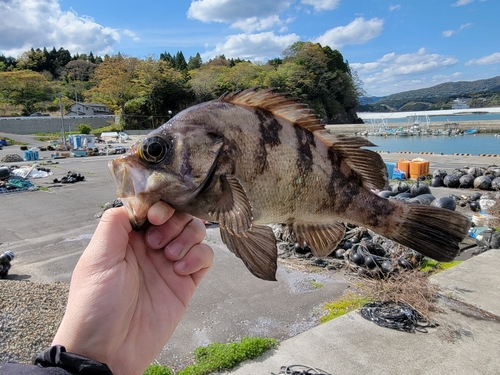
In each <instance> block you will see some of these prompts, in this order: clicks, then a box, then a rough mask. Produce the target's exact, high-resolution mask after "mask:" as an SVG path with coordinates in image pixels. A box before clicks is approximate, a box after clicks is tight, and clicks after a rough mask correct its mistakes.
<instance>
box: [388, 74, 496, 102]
mask: <svg viewBox="0 0 500 375" xmlns="http://www.w3.org/2000/svg"><path fill="white" fill-rule="evenodd" d="M499 90H500V76H498V77H493V78H488V79H480V80H478V81H459V82H446V83H441V84H439V85H436V86H432V87H429V88H425V89H419V90H411V91H405V92H400V93H397V94H392V95H388V96H386V97H384V98H383V99H384V100H399V99H403V98H405V99H422V98H432V97H461V96H464V95H465V96H466V95H470V94H473V93H481V92H487V91H499Z"/></svg>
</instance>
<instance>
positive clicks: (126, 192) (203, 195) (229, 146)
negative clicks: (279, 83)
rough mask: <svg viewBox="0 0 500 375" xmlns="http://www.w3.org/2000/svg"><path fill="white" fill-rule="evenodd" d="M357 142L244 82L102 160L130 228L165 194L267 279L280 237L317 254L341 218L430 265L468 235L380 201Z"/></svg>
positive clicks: (410, 208)
mask: <svg viewBox="0 0 500 375" xmlns="http://www.w3.org/2000/svg"><path fill="white" fill-rule="evenodd" d="M364 146H372V144H371V143H370V142H369V141H367V140H366V139H363V138H357V137H345V136H336V137H334V136H332V135H330V134H328V133H327V132H326V131H325V130H324V127H323V126H322V125H320V124H319V122H318V120H317V118H316V117H315V116H314V115H313V114H311V112H310V110H309V109H308V108H307V106H304V105H302V104H298V103H296V101H295V99H293V98H291V97H289V96H287V95H285V94H277V93H275V92H274V91H273V90H255V89H249V90H245V91H242V92H237V93H232V94H229V95H226V96H225V97H223V98H221V99H219V100H214V101H210V102H206V103H202V104H199V105H197V106H194V107H191V108H188V109H186V110H185V111H183V112H181V113H179V114H178V115H176V116H174V117H173V118H172V119H171V120H170V121H168V122H167V123H166V124H164V125H163V126H161V127H160V128H158V129H156V130H154V131H153V132H152V133H150V134H149V135H148V136H147V137H146V138H145V139H144V140H141V141H139V142H138V143H137V144H136V145H134V146H133V147H132V148H131V149H130V150H129V151H128V152H127V153H126V154H124V155H122V156H121V157H119V158H117V159H115V160H113V161H112V162H110V170H111V173H112V175H113V177H114V179H115V182H116V184H117V187H118V196H119V197H120V198H122V200H123V201H124V204H125V206H126V207H127V210H128V212H129V217H130V220H131V222H132V225H133V226H134V228H135V229H139V228H140V227H141V226H142V225H143V224H144V222H145V221H146V220H147V210H148V208H149V207H150V206H151V205H152V204H154V203H155V202H157V201H158V200H163V201H165V202H167V203H169V204H170V205H172V206H173V207H174V208H175V209H177V210H180V211H183V212H187V213H190V214H192V215H194V216H197V217H200V218H202V219H206V220H211V221H216V222H218V223H219V226H220V230H221V237H222V240H223V242H224V243H225V244H226V245H227V246H228V248H229V249H230V250H231V251H232V252H233V253H235V255H236V256H238V257H239V258H241V260H242V261H243V262H244V263H245V265H246V266H247V268H248V269H249V270H250V271H251V272H252V273H253V274H254V275H256V276H257V277H260V278H262V279H266V280H274V279H275V272H276V267H277V250H276V239H275V237H274V234H273V232H272V230H271V229H270V227H269V226H268V225H267V224H273V223H283V224H286V225H289V226H290V228H291V230H292V232H294V233H295V235H296V238H297V241H298V242H299V243H300V244H301V245H302V246H305V245H308V246H309V247H310V248H311V250H312V252H313V253H314V254H315V255H317V256H325V255H328V254H329V253H330V252H332V251H333V250H334V249H335V247H336V245H337V244H338V242H339V241H340V240H342V238H343V236H344V234H345V226H344V224H343V222H349V223H352V224H357V225H361V226H365V227H368V228H370V229H372V230H374V231H375V232H377V233H379V234H381V235H383V236H385V237H388V238H390V239H393V240H395V241H397V242H400V243H402V244H403V245H406V246H409V247H411V248H414V249H416V250H417V251H420V252H422V253H423V254H424V255H428V256H430V257H433V258H435V259H437V260H449V259H452V258H453V257H454V256H455V255H456V254H457V252H458V243H459V242H460V240H461V239H462V238H463V237H464V236H465V235H466V234H467V231H468V229H469V226H470V221H469V220H468V219H467V218H466V217H465V216H463V215H461V214H459V213H456V212H450V211H447V210H443V209H440V208H435V207H430V206H420V207H419V206H418V205H411V204H407V203H403V202H398V201H394V200H388V199H384V198H381V197H379V196H377V195H376V194H374V193H373V192H372V191H371V190H372V189H374V188H379V189H380V188H383V187H384V186H385V185H386V184H387V172H386V170H385V164H384V163H383V161H382V159H381V158H380V155H378V154H377V153H375V152H373V151H369V150H367V149H364V148H363V147H364Z"/></svg>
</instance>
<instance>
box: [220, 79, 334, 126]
mask: <svg viewBox="0 0 500 375" xmlns="http://www.w3.org/2000/svg"><path fill="white" fill-rule="evenodd" d="M219 100H221V101H222V102H225V103H232V104H236V105H242V106H247V107H254V108H262V109H265V110H268V111H270V112H271V113H272V114H273V115H275V116H279V117H282V118H284V119H286V120H288V121H290V122H292V123H293V124H296V125H298V126H300V127H302V128H304V129H307V130H309V131H310V132H314V131H316V130H321V129H324V128H325V127H324V126H323V125H321V123H320V122H319V119H318V117H317V116H316V115H315V114H314V113H313V111H312V110H311V109H310V108H309V106H308V105H307V104H302V103H298V99H297V98H294V97H293V96H291V95H290V94H287V93H277V92H276V89H275V88H270V89H264V90H258V88H257V87H253V88H250V89H247V90H243V91H236V92H233V93H230V94H226V95H223V96H222V97H221V98H220V99H219Z"/></svg>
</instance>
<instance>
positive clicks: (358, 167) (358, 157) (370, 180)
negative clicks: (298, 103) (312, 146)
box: [314, 131, 388, 190]
mask: <svg viewBox="0 0 500 375" xmlns="http://www.w3.org/2000/svg"><path fill="white" fill-rule="evenodd" d="M314 136H315V137H316V138H318V139H320V140H321V141H322V142H324V143H325V144H326V145H327V146H328V147H329V148H331V149H332V151H334V152H335V153H336V154H337V155H338V157H339V159H342V160H344V161H345V163H346V164H347V165H348V166H349V167H350V168H351V169H352V170H353V171H355V172H356V173H357V174H358V175H359V176H360V177H361V179H362V181H363V184H364V185H365V186H366V187H367V188H369V189H379V190H380V189H383V188H385V187H386V186H387V183H388V180H387V167H386V165H385V163H384V160H383V159H382V157H381V156H380V155H379V154H378V153H376V152H375V151H372V150H367V149H364V148H361V147H373V146H375V145H374V144H373V143H372V142H370V141H369V140H367V139H366V138H363V137H349V136H345V135H333V134H331V133H329V132H328V131H317V132H315V133H314Z"/></svg>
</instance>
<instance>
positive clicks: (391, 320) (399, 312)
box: [360, 301, 435, 333]
mask: <svg viewBox="0 0 500 375" xmlns="http://www.w3.org/2000/svg"><path fill="white" fill-rule="evenodd" d="M360 313H361V316H362V317H363V318H365V319H367V320H370V321H372V322H374V323H375V324H378V325H379V326H381V327H386V328H391V329H396V330H398V331H404V332H410V333H415V332H422V333H426V332H427V328H428V327H435V325H432V324H430V323H429V322H427V321H425V320H423V318H422V316H421V315H420V314H419V313H418V312H417V311H416V310H415V309H413V308H412V307H410V305H408V304H406V303H404V302H393V301H387V302H369V303H367V304H366V305H364V306H363V307H362V308H361V310H360Z"/></svg>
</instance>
